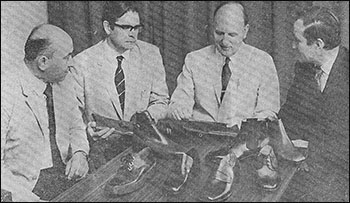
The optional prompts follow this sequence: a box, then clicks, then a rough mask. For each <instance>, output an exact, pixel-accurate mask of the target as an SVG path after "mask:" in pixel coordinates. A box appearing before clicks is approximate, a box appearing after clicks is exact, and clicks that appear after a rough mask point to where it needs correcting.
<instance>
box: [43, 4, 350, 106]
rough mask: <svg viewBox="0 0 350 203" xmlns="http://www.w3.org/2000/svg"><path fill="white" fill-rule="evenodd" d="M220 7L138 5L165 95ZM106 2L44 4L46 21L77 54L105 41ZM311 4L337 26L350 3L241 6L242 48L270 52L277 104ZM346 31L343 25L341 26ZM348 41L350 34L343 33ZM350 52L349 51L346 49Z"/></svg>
mask: <svg viewBox="0 0 350 203" xmlns="http://www.w3.org/2000/svg"><path fill="white" fill-rule="evenodd" d="M221 2H222V1H139V2H138V5H139V7H140V17H141V22H142V23H143V24H144V25H145V29H144V30H143V32H142V33H141V34H140V35H139V39H141V40H144V41H147V42H150V43H152V44H155V45H157V46H158V47H159V48H160V51H161V54H162V56H163V60H164V66H165V69H166V74H167V84H168V87H169V92H170V94H172V92H173V91H174V89H175V87H176V78H177V76H178V74H179V73H180V72H181V70H182V65H183V61H184V57H185V55H186V54H187V53H188V52H190V51H193V50H196V49H200V48H202V47H204V46H206V45H209V44H210V43H212V33H211V32H210V26H212V19H213V11H214V9H215V8H216V6H217V5H219V4H220V3H221ZM104 4H105V2H104V1H48V2H47V7H48V21H49V23H52V24H54V25H57V26H59V27H61V28H63V29H64V30H66V31H67V32H68V34H70V35H71V36H72V38H73V41H74V47H75V54H77V53H79V52H81V51H82V50H84V49H86V48H88V47H90V46H92V45H94V44H96V43H97V42H98V41H100V40H101V39H103V37H104V31H103V27H102V21H101V16H102V11H103V5H104ZM313 4H318V5H325V6H327V7H331V8H332V9H333V10H334V12H335V13H336V14H338V16H339V18H340V20H341V21H342V20H343V21H345V20H347V21H346V22H347V26H348V19H343V18H344V16H342V15H340V14H341V13H343V12H342V11H343V10H342V9H344V6H347V7H348V6H349V4H348V2H339V1H334V2H331V1H327V2H320V3H317V2H313V1H244V2H243V5H244V6H245V8H246V10H247V13H248V16H249V24H250V30H249V33H248V37H247V39H246V43H248V44H250V45H253V46H255V47H257V48H259V49H262V50H264V51H266V52H268V53H269V54H270V55H271V56H272V57H273V59H274V61H275V65H276V68H277V71H278V75H279V80H280V87H281V102H282V103H284V101H285V97H286V94H287V90H288V88H289V86H290V83H291V82H292V79H293V77H294V73H293V63H294V61H295V51H293V50H292V39H293V34H292V33H293V32H292V31H293V23H294V21H295V14H296V12H297V11H298V10H300V9H301V8H303V7H306V6H311V5H313ZM345 26H346V25H345ZM345 34H347V35H348V28H347V33H345ZM347 47H348V45H347Z"/></svg>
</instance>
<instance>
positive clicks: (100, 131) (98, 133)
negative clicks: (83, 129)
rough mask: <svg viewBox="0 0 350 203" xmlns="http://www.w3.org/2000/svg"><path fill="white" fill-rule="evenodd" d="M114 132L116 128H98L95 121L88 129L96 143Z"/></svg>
mask: <svg viewBox="0 0 350 203" xmlns="http://www.w3.org/2000/svg"><path fill="white" fill-rule="evenodd" d="M114 130H115V129H114V128H108V127H96V122H94V121H91V122H89V123H88V127H87V131H88V133H89V135H90V136H91V137H92V139H93V140H94V141H96V140H99V139H106V138H107V137H108V136H110V135H111V134H112V133H113V132H114Z"/></svg>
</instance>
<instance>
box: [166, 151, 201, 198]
mask: <svg viewBox="0 0 350 203" xmlns="http://www.w3.org/2000/svg"><path fill="white" fill-rule="evenodd" d="M170 158H171V159H172V160H173V164H172V166H171V169H170V173H169V174H168V177H167V179H166V180H165V182H164V189H165V190H166V191H168V192H170V193H172V194H178V193H179V192H181V191H182V189H183V188H185V186H186V184H187V183H188V182H189V181H190V178H194V177H197V176H198V175H199V173H200V167H199V164H200V161H199V154H198V152H197V151H196V150H195V149H194V148H192V149H191V150H189V151H188V152H187V153H184V152H176V153H174V154H173V155H172V156H171V157H170Z"/></svg>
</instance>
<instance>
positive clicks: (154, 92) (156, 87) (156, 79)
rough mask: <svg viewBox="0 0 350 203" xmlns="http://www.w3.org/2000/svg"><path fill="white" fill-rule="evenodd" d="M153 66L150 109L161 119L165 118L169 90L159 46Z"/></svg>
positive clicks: (156, 117)
mask: <svg viewBox="0 0 350 203" xmlns="http://www.w3.org/2000/svg"><path fill="white" fill-rule="evenodd" d="M152 57H153V58H154V60H153V61H152V63H154V64H152V66H153V68H154V69H153V70H154V71H153V73H152V74H153V80H152V87H151V93H150V99H149V105H148V109H147V110H148V111H149V113H150V114H151V115H152V117H153V118H155V119H156V120H159V119H161V118H165V116H166V112H167V108H168V103H169V92H168V86H167V84H166V76H165V68H164V65H163V60H162V56H161V54H160V52H159V49H158V48H157V49H156V51H155V53H154V54H153V56H152Z"/></svg>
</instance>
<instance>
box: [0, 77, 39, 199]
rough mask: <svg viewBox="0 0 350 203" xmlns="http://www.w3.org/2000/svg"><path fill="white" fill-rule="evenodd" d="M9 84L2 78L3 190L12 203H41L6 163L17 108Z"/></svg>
mask: <svg viewBox="0 0 350 203" xmlns="http://www.w3.org/2000/svg"><path fill="white" fill-rule="evenodd" d="M4 78H5V77H4ZM9 84H10V83H7V82H5V81H3V77H1V189H4V190H7V191H9V192H11V195H12V201H33V202H35V201H39V197H38V196H36V195H35V194H34V193H32V191H31V190H29V189H28V188H30V186H28V180H27V179H26V178H25V177H23V176H18V175H17V176H15V175H14V174H13V173H12V171H11V169H10V167H9V166H8V164H7V163H6V151H7V148H8V146H7V145H6V143H7V137H8V135H9V133H12V130H13V129H11V128H10V125H9V124H10V121H11V117H12V116H11V114H12V111H13V109H14V108H15V104H14V103H12V102H11V101H14V100H12V99H9V97H10V96H12V95H14V94H15V93H13V90H14V89H13V88H14V87H13V86H11V85H9ZM9 90H12V93H9ZM7 93H8V94H7ZM6 95H7V96H6Z"/></svg>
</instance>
